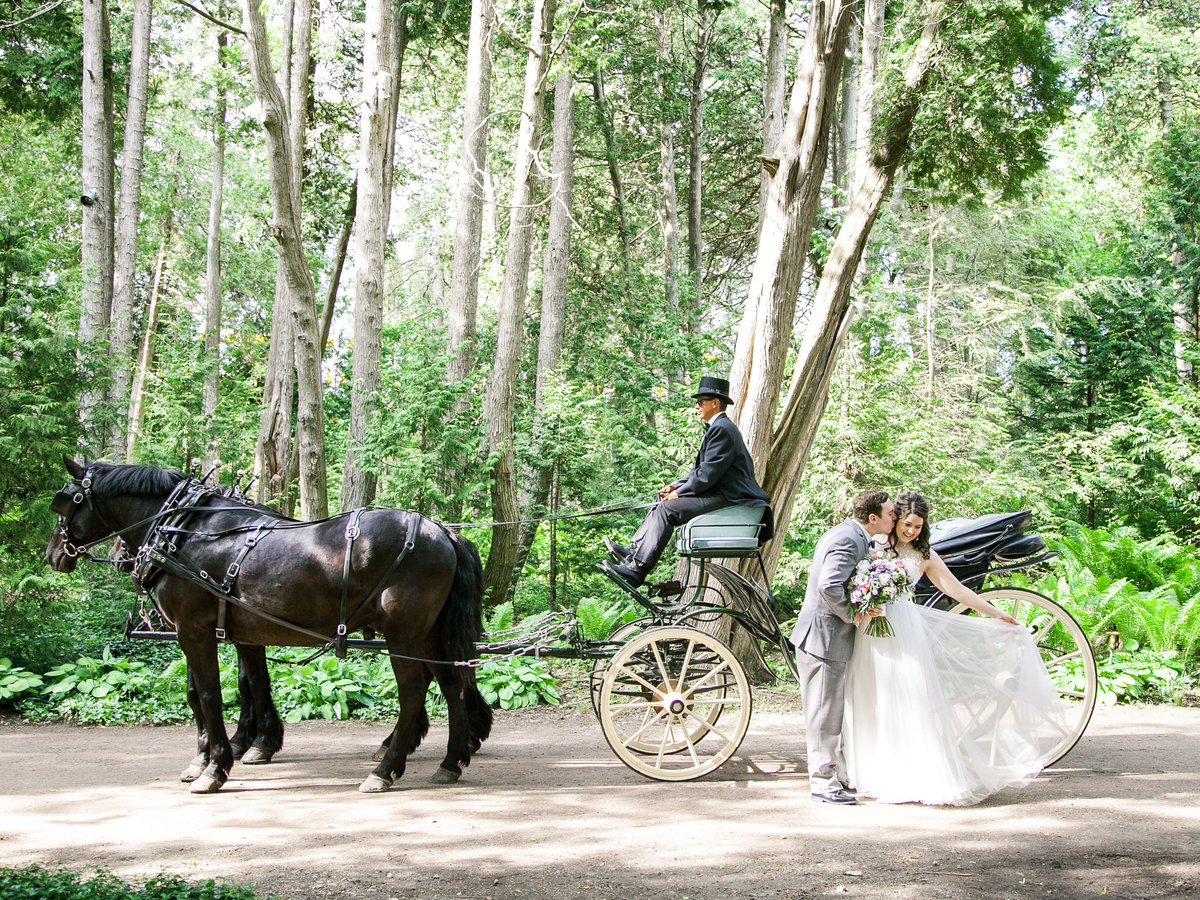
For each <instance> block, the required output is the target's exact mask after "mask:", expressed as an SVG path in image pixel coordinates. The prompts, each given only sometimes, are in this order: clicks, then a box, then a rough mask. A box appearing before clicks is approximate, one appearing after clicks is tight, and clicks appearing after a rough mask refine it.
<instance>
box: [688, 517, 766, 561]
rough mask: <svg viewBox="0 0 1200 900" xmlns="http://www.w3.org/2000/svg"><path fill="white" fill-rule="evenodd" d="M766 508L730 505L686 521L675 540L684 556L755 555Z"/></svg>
mask: <svg viewBox="0 0 1200 900" xmlns="http://www.w3.org/2000/svg"><path fill="white" fill-rule="evenodd" d="M764 512H766V508H765V507H754V506H726V507H724V508H723V509H718V510H714V511H713V512H710V513H705V514H704V515H702V516H696V518H694V519H692V520H691V521H690V522H685V523H684V524H683V526H682V527H681V528H680V529H679V536H678V537H677V538H676V540H675V550H676V551H677V552H678V553H679V555H680V556H718V557H720V556H733V557H738V556H755V555H756V554H757V553H758V545H759V540H758V536H759V533H760V532H761V531H762V527H763V525H762V518H763V513H764Z"/></svg>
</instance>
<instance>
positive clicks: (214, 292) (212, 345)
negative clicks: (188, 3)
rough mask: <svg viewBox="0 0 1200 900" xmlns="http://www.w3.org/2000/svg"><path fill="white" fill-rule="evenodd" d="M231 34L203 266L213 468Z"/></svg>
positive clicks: (221, 84)
mask: <svg viewBox="0 0 1200 900" xmlns="http://www.w3.org/2000/svg"><path fill="white" fill-rule="evenodd" d="M228 43H229V38H228V36H227V35H226V34H225V31H224V30H221V31H218V32H217V74H216V108H215V110H214V111H213V158H212V187H211V189H210V190H209V197H208V241H207V254H206V260H205V269H204V361H205V368H204V394H203V407H202V411H203V414H204V423H205V426H206V427H207V428H208V431H209V435H210V438H209V443H208V447H207V451H208V461H207V464H206V465H205V469H206V470H207V469H208V468H210V467H211V466H212V465H213V464H214V463H215V462H216V460H217V459H219V458H220V448H219V446H218V445H217V440H216V431H215V429H214V427H213V425H214V421H213V420H214V418H215V416H216V411H217V403H218V401H219V400H220V393H219V385H220V378H221V352H220V348H221V214H222V211H223V209H224V206H225V113H226V108H227V102H228V100H227V97H226V92H225V53H226V48H227V45H228Z"/></svg>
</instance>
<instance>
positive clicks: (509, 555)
mask: <svg viewBox="0 0 1200 900" xmlns="http://www.w3.org/2000/svg"><path fill="white" fill-rule="evenodd" d="M556 7H557V0H535V2H534V7H533V30H532V35H531V37H530V41H529V57H528V59H527V61H526V63H525V87H524V92H523V98H522V101H521V125H520V128H519V129H518V131H517V150H516V158H515V160H514V162H513V191H512V197H511V199H510V201H509V202H510V204H511V211H510V213H509V217H508V247H507V250H506V252H505V254H504V279H503V281H502V282H501V284H500V308H499V316H498V320H497V323H496V357H495V360H494V361H493V363H492V371H491V375H490V377H489V378H488V387H487V396H486V397H485V399H484V417H485V418H486V419H487V423H488V451H489V453H490V455H491V456H492V457H493V458H494V459H495V463H494V465H493V467H492V516H493V518H494V520H495V521H496V522H497V523H500V524H497V525H495V526H494V527H493V528H492V546H491V550H490V552H489V553H488V561H487V568H486V569H485V570H484V587H485V589H486V590H487V591H488V593H489V596H490V597H491V600H492V602H493V603H501V602H503V601H504V600H505V599H506V598H507V596H508V594H509V591H510V589H511V585H512V579H513V576H514V572H515V563H516V556H517V545H518V540H519V537H520V530H519V526H518V525H517V520H518V518H519V517H520V510H519V508H518V505H517V471H516V447H515V446H514V438H515V430H514V425H515V422H514V419H515V416H516V402H517V397H516V391H517V364H518V363H519V362H520V358H521V344H522V336H523V328H524V319H525V293H526V290H527V288H528V284H529V256H530V248H531V246H532V244H533V224H534V203H533V177H534V160H535V158H536V155H537V151H538V147H539V145H540V142H541V131H542V109H543V105H544V104H543V98H544V96H545V93H546V74H547V72H548V71H549V68H550V49H551V47H550V42H551V39H552V38H553V36H554V13H555V9H556Z"/></svg>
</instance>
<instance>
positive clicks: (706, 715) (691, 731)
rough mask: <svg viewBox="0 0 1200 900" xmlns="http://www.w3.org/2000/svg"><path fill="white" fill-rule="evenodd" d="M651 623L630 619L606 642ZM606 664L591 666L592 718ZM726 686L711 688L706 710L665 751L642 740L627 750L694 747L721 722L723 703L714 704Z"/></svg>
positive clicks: (597, 710)
mask: <svg viewBox="0 0 1200 900" xmlns="http://www.w3.org/2000/svg"><path fill="white" fill-rule="evenodd" d="M654 621H655V620H654V619H652V618H651V617H649V616H645V617H643V618H641V619H634V620H633V621H632V622H626V623H625V624H623V625H618V626H617V627H616V628H614V629H613V631H612V634H610V635H609V636H608V639H609V640H610V641H625V640H627V639H629V638H630V637H632V636H633V635H635V634H637V633H638V632H639V631H645V630H646V629H647V628H649V627H653V626H654ZM609 662H610V661H609V660H607V659H597V660H595V661H593V663H592V672H591V688H592V691H591V693H592V711H593V712H594V713H595V714H596V717H597V718H599V717H600V689H601V688H602V687H603V686H604V673H605V672H606V671H607V669H608V665H609ZM728 689H729V684H728V683H727V682H726V681H725V680H722V683H721V684H720V685H717V686H715V687H714V688H713V692H712V693H711V694H710V695H709V697H708V701H709V702H708V703H707V709H706V710H701V711H698V713H699V712H703V715H699V714H697V715H695V716H693V717H691V718H689V719H688V720H687V723H686V728H687V733H686V734H683V733H681V734H680V735H679V738H678V739H677V740H675V741H671V742H669V743H668V744H667V746H666V747H664V746H663V745H662V743H661V742H658V743H652V742H647V741H642V740H632V741H630V742H629V744H628V746H629V749H630V750H634V751H636V752H638V753H659V752H662V753H681V752H682V751H684V750H686V749H687V748H688V746H689V744H694V743H695V742H696V741H698V740H700V739H701V738H703V737H704V735H706V734H707V733H708V732H709V730H711V729H712V727H713V726H714V725H716V724H717V719H719V718H721V713H722V712H723V711H724V709H725V705H724V704H723V703H720V702H717V701H721V700H724V699H725V695H726V692H727V690H728Z"/></svg>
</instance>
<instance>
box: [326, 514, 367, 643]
mask: <svg viewBox="0 0 1200 900" xmlns="http://www.w3.org/2000/svg"><path fill="white" fill-rule="evenodd" d="M362 514H363V511H362V509H361V507H360V508H359V509H356V510H354V511H352V512H351V513H350V522H349V523H348V524H347V525H346V559H345V561H344V562H343V563H342V605H341V610H340V612H339V613H338V627H337V636H336V638H335V639H334V642H333V655H334V656H336V657H337V658H338V659H345V658H346V603H347V601H348V600H349V597H350V560H351V557H352V556H353V555H354V541H355V540H356V539H357V538H358V536H359V535H360V534H361V533H362V532H361V531H360V530H359V528H358V520H359V519H360V518H361V517H362Z"/></svg>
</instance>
